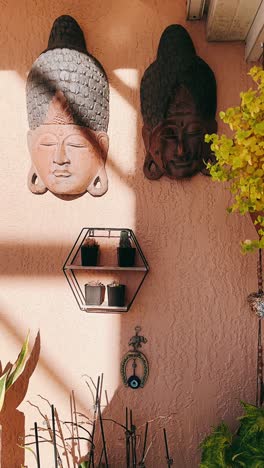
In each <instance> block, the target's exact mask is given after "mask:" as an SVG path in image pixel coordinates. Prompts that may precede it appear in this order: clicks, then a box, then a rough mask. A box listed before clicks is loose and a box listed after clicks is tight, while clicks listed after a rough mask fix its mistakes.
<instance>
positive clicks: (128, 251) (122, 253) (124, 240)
mask: <svg viewBox="0 0 264 468" xmlns="http://www.w3.org/2000/svg"><path fill="white" fill-rule="evenodd" d="M135 254H136V249H135V247H132V245H131V240H130V238H129V236H128V231H125V230H123V231H121V232H120V241H119V247H118V248H117V259H118V265H119V266H120V267H132V266H134V264H135Z"/></svg>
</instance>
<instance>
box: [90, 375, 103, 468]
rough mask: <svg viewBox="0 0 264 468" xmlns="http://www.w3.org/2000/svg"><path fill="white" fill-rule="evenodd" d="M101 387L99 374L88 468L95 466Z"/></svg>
mask: <svg viewBox="0 0 264 468" xmlns="http://www.w3.org/2000/svg"><path fill="white" fill-rule="evenodd" d="M99 388H100V377H99V376H98V379H97V385H96V395H95V405H94V418H93V419H94V420H93V430H92V444H91V448H90V453H89V462H88V468H90V467H91V463H92V467H94V448H93V447H94V434H95V422H96V415H97V407H98V395H99Z"/></svg>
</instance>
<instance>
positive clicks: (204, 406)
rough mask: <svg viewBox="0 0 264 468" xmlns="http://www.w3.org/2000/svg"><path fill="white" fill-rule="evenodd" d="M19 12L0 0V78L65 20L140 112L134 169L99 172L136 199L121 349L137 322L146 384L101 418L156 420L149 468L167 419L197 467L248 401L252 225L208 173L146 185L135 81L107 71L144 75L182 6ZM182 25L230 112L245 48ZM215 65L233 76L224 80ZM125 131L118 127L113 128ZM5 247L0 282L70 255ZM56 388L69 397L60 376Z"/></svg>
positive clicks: (55, 269) (28, 61)
mask: <svg viewBox="0 0 264 468" xmlns="http://www.w3.org/2000/svg"><path fill="white" fill-rule="evenodd" d="M15 3H16V2H15V1H14V0H13V2H12V1H11V2H7V1H4V2H3V5H2V6H1V20H2V22H3V24H5V25H6V32H7V33H8V34H2V35H1V39H0V46H1V51H2V58H1V61H0V68H1V69H2V70H13V69H15V71H16V72H17V73H18V74H19V75H20V76H21V78H22V79H23V80H25V79H26V73H27V71H28V70H29V68H30V67H31V65H32V62H33V60H34V59H35V58H36V57H38V55H39V54H40V52H41V51H42V50H44V49H45V47H46V44H47V38H48V35H49V32H50V28H51V25H52V23H53V20H54V19H55V18H56V17H58V16H60V15H61V14H70V15H72V16H73V17H74V18H75V19H76V20H77V21H78V23H79V24H80V26H81V28H82V29H83V32H84V35H85V38H86V40H87V48H88V50H89V52H90V53H91V54H93V55H94V56H96V57H97V58H98V59H99V61H100V62H101V63H102V65H103V66H104V69H105V71H106V73H107V76H108V79H109V83H110V85H111V87H112V88H114V89H115V90H116V92H117V93H118V94H120V95H121V96H122V97H123V98H124V99H125V100H126V101H127V102H128V103H129V104H130V105H131V106H132V107H133V108H134V109H136V111H137V116H138V118H137V121H136V122H135V125H136V132H135V134H136V141H137V144H136V150H135V153H136V155H135V172H134V173H133V174H131V175H129V176H127V174H124V173H123V172H122V171H121V170H120V168H119V167H118V165H117V164H115V162H114V159H115V155H109V156H108V160H107V165H111V168H112V169H113V173H114V175H115V176H117V177H120V178H122V179H124V183H125V184H126V185H129V186H130V187H131V188H132V189H133V191H134V193H135V197H136V212H135V228H134V227H133V230H134V232H135V234H136V236H137V237H138V239H139V243H140V245H141V246H142V249H143V252H144V254H145V255H146V258H147V260H148V262H149V264H150V269H151V270H150V274H149V275H148V278H147V280H146V282H145V284H144V288H143V289H142V292H141V294H140V296H139V298H137V301H136V302H135V304H134V305H133V309H132V311H131V313H129V314H127V315H124V316H121V317H120V321H121V334H120V337H121V338H120V352H121V354H123V353H125V352H126V351H127V343H128V341H129V338H130V336H131V335H132V334H133V331H134V327H135V325H141V326H142V332H143V334H144V335H145V336H146V337H147V338H148V340H149V341H148V344H147V345H146V348H145V350H144V352H145V353H146V355H147V356H148V358H149V361H150V378H149V381H148V383H147V385H146V387H145V388H144V389H143V390H138V391H137V390H135V391H133V390H130V389H126V388H124V387H122V386H120V387H119V388H118V389H117V390H116V392H115V394H114V397H113V399H112V401H111V403H110V405H109V407H108V408H107V409H106V410H105V412H104V415H105V416H106V417H108V416H109V417H110V416H111V417H113V416H114V417H115V419H117V420H119V421H124V408H125V406H128V407H129V408H131V409H133V411H134V417H135V421H136V423H138V425H139V426H140V425H143V424H144V423H145V422H146V420H150V419H155V418H158V420H157V423H155V424H156V426H158V427H157V428H156V429H155V430H153V437H154V438H155V451H154V450H153V451H152V454H151V456H150V461H149V464H150V465H149V466H163V462H164V442H163V435H162V431H161V429H162V426H163V423H164V420H165V421H167V425H166V428H167V429H168V434H169V445H170V447H173V450H172V452H173V457H174V458H175V460H176V461H177V463H178V464H179V466H181V467H182V468H184V467H188V468H189V467H190V466H196V464H197V460H198V456H197V446H198V443H199V440H201V439H202V436H201V433H202V434H204V432H205V431H206V430H208V429H209V427H210V426H211V425H212V424H216V423H217V422H218V421H219V419H222V417H223V416H224V415H225V414H229V417H230V418H231V417H234V416H235V415H236V414H237V413H238V411H239V409H238V408H239V404H238V403H237V405H236V404H234V400H235V399H240V398H242V397H243V398H245V399H247V400H249V399H250V398H251V397H252V395H253V391H254V379H253V378H252V367H251V366H252V362H254V359H255V348H253V347H252V346H251V345H252V337H253V336H254V331H255V330H254V325H255V324H254V323H253V321H251V319H250V318H249V314H248V315H247V314H246V313H245V315H244V317H243V320H244V322H243V326H241V311H242V310H244V309H245V310H247V309H246V305H245V303H244V297H245V296H246V294H247V292H248V291H247V278H248V275H249V274H250V272H251V271H249V269H248V260H246V259H245V258H243V259H242V257H241V256H240V253H239V248H237V244H238V241H239V239H240V234H239V235H238V232H240V233H241V231H243V232H245V231H247V230H248V227H247V226H249V225H250V221H249V220H248V221H247V220H245V219H244V220H242V221H241V220H239V222H237V221H236V222H235V221H234V224H232V222H231V221H228V220H227V218H226V215H225V213H224V208H225V206H226V195H225V194H224V192H222V191H221V190H222V189H221V188H219V187H216V186H213V184H211V182H210V180H209V179H208V178H205V177H204V176H200V175H197V176H196V177H194V178H193V179H192V180H191V181H181V182H176V181H174V182H171V181H170V180H162V181H158V182H150V181H149V180H146V179H145V178H144V176H143V172H142V166H143V160H144V149H143V142H142V141H141V127H142V122H141V118H140V109H139V84H140V83H139V82H138V83H137V87H135V88H131V87H130V86H129V85H127V84H126V83H124V82H123V81H122V80H121V79H119V78H118V77H117V75H116V73H115V70H117V69H120V68H121V69H131V68H132V69H136V70H138V72H139V77H141V76H142V75H143V72H144V70H145V69H146V67H147V66H148V65H149V64H150V63H151V62H152V61H153V59H154V57H155V55H156V51H157V44H158V41H159V38H160V35H161V32H162V31H163V30H164V28H165V27H166V26H167V25H169V24H171V23H181V24H182V25H183V26H186V22H185V7H186V5H185V3H186V2H185V0H180V1H179V2H175V1H171V0H156V1H152V0H146V1H139V0H136V1H135V2H124V1H123V0H122V1H121V0H117V1H115V2H107V1H98V2H93V3H92V2H91V6H90V7H88V6H87V3H89V2H87V1H84V0H81V1H79V2H78V5H75V4H74V2H71V6H69V2H68V0H67V1H66V0H61V1H59V2H48V1H44V2H43V0H37V1H35V2H33V1H31V0H25V1H24V2H23V9H18V8H17V7H16V5H15ZM47 12H48V14H47ZM186 27H187V29H188V31H189V32H190V34H191V37H192V38H193V41H194V43H195V45H196V46H197V53H198V54H200V55H201V56H202V58H203V59H205V60H206V61H207V62H208V63H209V64H210V66H211V67H212V69H213V70H214V72H215V74H216V78H217V77H218V80H217V81H218V85H219V95H220V96H221V107H223V108H224V107H227V105H229V104H230V101H228V99H229V98H230V96H231V97H232V95H233V96H235V95H237V87H238V86H239V83H238V85H237V84H236V83H237V80H236V77H237V74H238V72H239V76H240V79H241V76H245V73H246V66H245V65H244V63H243V46H241V45H238V44H233V45H222V44H210V45H209V44H207V43H206V42H205V28H204V23H202V22H201V23H199V24H198V23H196V24H188V25H187V26H186ZM28 31H30V35H29V33H28ZM9 33H10V34H9ZM25 38H26V42H25ZM7 44H8V47H7ZM90 44H91V45H90ZM93 44H94V46H93ZM223 63H225V64H226V67H227V68H228V69H229V70H230V71H229V73H228V74H225V75H224V76H223V71H222V69H223ZM220 78H221V80H220ZM110 102H111V100H110ZM110 120H111V109H110ZM122 124H123V122H119V125H120V127H121V126H122ZM122 128H123V127H122ZM113 134H114V132H113ZM110 138H111V136H110ZM112 138H114V136H113V137H112ZM127 144H128V145H129V141H128V142H127ZM123 150H124V151H125V147H124V149H123ZM113 190H114V189H113ZM113 209H116V206H114V207H113ZM11 247H12V244H11V243H6V244H4V245H3V246H2V247H1V250H0V253H2V258H3V259H4V261H3V262H2V265H3V264H4V269H3V270H2V274H6V275H13V274H14V275H16V274H23V275H32V276H33V275H35V274H48V275H57V274H59V272H61V268H62V263H63V261H64V259H65V258H66V256H67V253H68V252H69V250H70V248H71V246H70V245H63V246H61V245H58V246H56V245H45V246H43V247H40V246H39V245H38V244H37V243H36V245H34V244H24V245H23V246H22V245H21V246H19V247H18V250H17V251H18V254H17V255H18V258H17V264H16V266H14V265H13V264H12V262H11V261H10V257H9V255H10V254H9V252H10V249H11ZM40 252H41V261H42V262H43V258H45V263H44V264H42V265H41V273H40V268H39V258H40ZM28 257H30V262H28V261H27V259H28ZM60 258H61V259H62V261H61V260H60ZM18 264H19V265H20V267H19V268H18ZM29 264H30V265H31V267H30V270H29V269H28V265H29ZM238 272H239V277H238ZM60 274H62V272H61V273H60ZM236 278H237V279H236ZM66 287H67V285H66V283H65V288H66ZM76 307H77V306H76ZM1 320H4V316H3V317H1ZM241 343H242V344H241ZM253 354H254V356H253ZM117 365H118V363H115V366H117ZM44 366H46V369H47V371H48V373H49V374H50V378H52V379H56V376H55V375H54V373H53V372H52V365H51V363H47V362H44ZM98 373H100V369H98ZM58 384H59V385H60V386H61V387H62V388H65V385H64V382H63V380H62V379H61V380H59V381H58ZM105 385H106V387H107V382H106V383H105ZM69 393H70V389H69ZM167 417H168V420H167V419H166V418H167ZM21 418H22V419H23V416H22V415H21ZM159 418H160V419H159ZM162 418H164V420H163V419H162ZM22 419H21V421H20V423H19V424H20V427H21V428H22V426H23V421H22ZM170 428H171V430H170ZM106 438H107V441H108V444H109V447H115V443H116V442H118V444H119V446H118V447H117V448H116V449H115V453H113V454H112V460H111V461H113V463H115V465H113V466H119V465H118V463H119V461H120V455H119V452H120V450H121V446H122V442H119V441H117V437H116V433H115V431H113V428H112V427H111V426H108V428H106ZM175 441H176V442H175ZM12 446H13V444H12ZM175 446H176V448H175ZM10 447H11V445H10V446H9V449H10ZM157 454H159V455H157ZM151 462H152V465H151ZM155 463H156V464H155ZM9 466H10V465H9ZM4 468H5V467H4Z"/></svg>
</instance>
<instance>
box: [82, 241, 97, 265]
mask: <svg viewBox="0 0 264 468" xmlns="http://www.w3.org/2000/svg"><path fill="white" fill-rule="evenodd" d="M98 253H99V246H98V245H93V246H88V245H82V246H81V257H82V266H96V265H97V261H98Z"/></svg>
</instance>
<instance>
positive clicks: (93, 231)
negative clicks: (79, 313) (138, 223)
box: [63, 227, 149, 313]
mask: <svg viewBox="0 0 264 468" xmlns="http://www.w3.org/2000/svg"><path fill="white" fill-rule="evenodd" d="M121 231H127V232H128V236H129V238H130V240H131V242H132V244H133V246H134V247H135V248H136V266H133V267H119V266H117V265H115V264H114V263H117V262H116V259H115V258H114V247H117V246H118V245H117V242H118V239H119V238H120V232H121ZM87 238H94V239H96V240H97V241H98V243H99V245H100V247H101V242H103V243H104V244H105V247H106V249H105V250H106V251H107V252H108V254H109V253H111V254H112V258H111V261H110V262H109V264H108V263H106V265H104V264H101V263H100V264H99V265H98V266H82V262H81V246H82V244H83V243H84V241H85V240H86V239H87ZM111 239H116V240H114V242H116V245H115V246H113V245H112V248H111V245H108V244H109V243H110V244H111ZM118 244H119V242H118ZM109 247H110V248H109ZM102 250H103V249H102V248H100V251H101V253H102ZM110 257H111V255H110ZM63 272H64V274H65V277H66V279H67V281H68V284H69V286H70V288H71V290H72V293H73V295H74V297H75V299H76V302H77V304H78V306H79V308H80V309H81V310H83V311H85V312H93V313H94V312H97V313H98V312H99V313H100V312H108V313H109V312H110V313H122V312H128V311H129V309H130V307H131V306H132V304H133V302H134V300H135V298H136V296H137V294H138V292H139V290H140V288H141V286H142V284H143V282H144V280H145V278H146V276H147V274H148V272H149V266H148V263H147V260H146V258H145V256H144V254H143V252H142V250H141V247H140V245H139V243H138V241H137V238H136V236H135V234H134V232H133V231H132V229H127V228H94V227H85V228H83V229H82V230H81V232H80V234H79V236H78V237H77V239H76V241H75V243H74V245H73V247H72V249H71V251H70V253H69V255H68V257H67V259H66V261H65V263H64V265H63ZM133 273H134V275H133ZM113 275H114V276H115V278H116V276H118V277H122V275H125V276H126V285H127V286H129V288H130V290H129V292H128V297H127V302H126V304H125V306H124V307H112V306H108V304H107V302H104V303H103V304H101V305H99V306H98V305H88V304H86V302H85V295H84V284H81V283H82V282H83V283H84V281H87V278H89V277H93V278H96V279H97V280H98V279H100V277H102V276H105V277H106V276H112V278H111V279H113ZM132 275H133V281H132ZM136 276H137V278H136V279H135V277H136ZM82 280H84V281H82ZM106 281H109V279H107V280H106Z"/></svg>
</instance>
